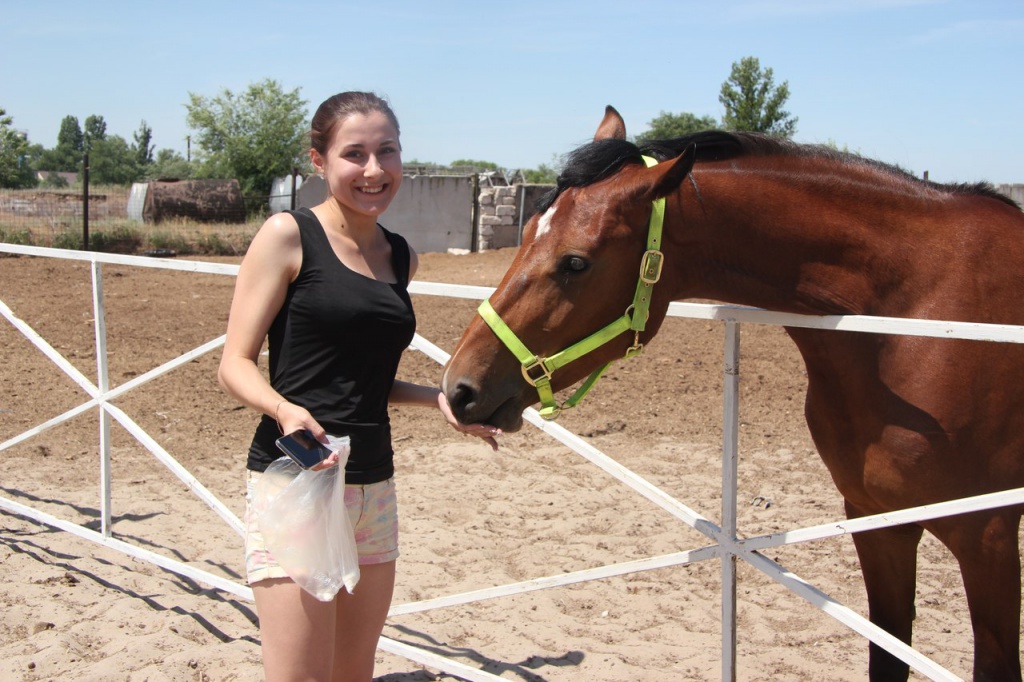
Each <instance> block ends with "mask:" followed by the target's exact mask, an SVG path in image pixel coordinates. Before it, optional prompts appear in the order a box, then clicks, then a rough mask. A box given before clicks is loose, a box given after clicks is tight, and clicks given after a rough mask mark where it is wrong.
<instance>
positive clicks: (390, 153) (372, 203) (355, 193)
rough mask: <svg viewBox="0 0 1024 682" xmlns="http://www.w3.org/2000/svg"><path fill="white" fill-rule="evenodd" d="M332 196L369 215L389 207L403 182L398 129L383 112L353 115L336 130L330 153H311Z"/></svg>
mask: <svg viewBox="0 0 1024 682" xmlns="http://www.w3.org/2000/svg"><path fill="white" fill-rule="evenodd" d="M310 158H311V159H312V161H313V166H314V167H315V168H316V169H317V170H318V171H319V172H321V173H323V176H324V180H326V181H327V187H328V190H329V191H330V193H331V195H332V196H333V197H334V198H335V199H336V200H337V201H338V202H339V203H340V204H342V206H344V207H347V208H348V209H351V210H353V211H355V212H357V213H360V214H363V215H367V216H374V217H376V216H379V215H380V214H381V213H383V212H384V210H385V209H387V207H388V205H389V204H390V203H391V200H392V199H393V198H394V197H395V195H396V194H397V193H398V186H399V185H400V184H401V183H402V148H401V145H400V144H399V141H398V131H397V130H396V129H395V127H394V125H392V124H391V121H389V120H388V117H387V116H385V115H384V114H382V113H380V112H377V111H375V112H372V113H370V114H369V115H364V114H352V115H351V116H349V117H347V118H345V119H343V120H342V121H341V122H340V123H339V124H338V125H337V127H336V128H335V130H334V137H333V138H332V140H331V146H330V147H329V148H328V149H327V154H326V155H325V156H322V155H321V154H320V153H319V152H317V151H316V150H315V149H314V150H313V151H311V152H310Z"/></svg>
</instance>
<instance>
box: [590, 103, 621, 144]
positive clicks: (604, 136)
mask: <svg viewBox="0 0 1024 682" xmlns="http://www.w3.org/2000/svg"><path fill="white" fill-rule="evenodd" d="M594 139H595V140H608V139H616V140H625V139H626V122H625V121H623V120H622V116H620V115H619V112H617V111H615V107H613V106H612V105H610V104H609V105H608V106H606V107H605V108H604V118H603V119H601V125H599V126H597V132H596V133H594Z"/></svg>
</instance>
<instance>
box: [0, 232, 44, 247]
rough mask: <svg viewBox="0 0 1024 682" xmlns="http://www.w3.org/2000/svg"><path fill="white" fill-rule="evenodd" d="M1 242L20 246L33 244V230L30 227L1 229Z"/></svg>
mask: <svg viewBox="0 0 1024 682" xmlns="http://www.w3.org/2000/svg"><path fill="white" fill-rule="evenodd" d="M0 242H4V243H5V244H18V245H20V246H33V245H35V242H34V241H33V240H32V232H31V231H29V230H28V229H22V230H0Z"/></svg>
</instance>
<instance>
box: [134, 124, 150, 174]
mask: <svg viewBox="0 0 1024 682" xmlns="http://www.w3.org/2000/svg"><path fill="white" fill-rule="evenodd" d="M132 137H134V138H135V144H133V145H132V153H133V154H134V155H135V165H137V166H138V167H139V169H140V170H141V169H145V168H146V167H147V166H149V165H150V164H151V163H153V144H152V142H153V129H152V128H150V127H149V125H147V124H146V121H142V123H141V124H140V125H139V129H138V130H137V131H136V132H135V134H134V135H133V136H132Z"/></svg>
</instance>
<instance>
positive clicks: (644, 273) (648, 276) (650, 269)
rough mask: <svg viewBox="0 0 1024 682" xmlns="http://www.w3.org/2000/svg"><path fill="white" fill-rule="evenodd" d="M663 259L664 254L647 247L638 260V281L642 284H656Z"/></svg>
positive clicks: (659, 276)
mask: <svg viewBox="0 0 1024 682" xmlns="http://www.w3.org/2000/svg"><path fill="white" fill-rule="evenodd" d="M664 261H665V256H664V254H662V253H661V251H658V250H656V249H649V250H648V251H646V252H645V253H644V257H643V260H641V261H640V281H641V282H643V283H644V284H656V283H657V282H658V280H659V279H661V266H662V264H663V263H664Z"/></svg>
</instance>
